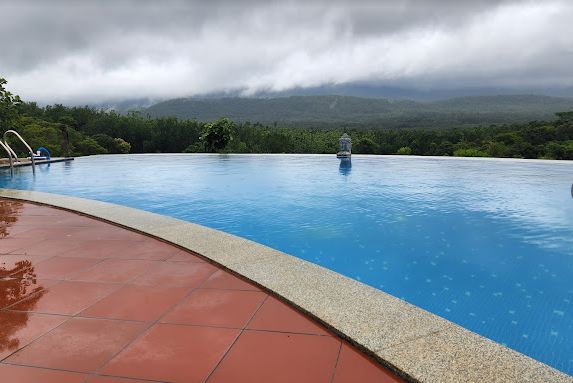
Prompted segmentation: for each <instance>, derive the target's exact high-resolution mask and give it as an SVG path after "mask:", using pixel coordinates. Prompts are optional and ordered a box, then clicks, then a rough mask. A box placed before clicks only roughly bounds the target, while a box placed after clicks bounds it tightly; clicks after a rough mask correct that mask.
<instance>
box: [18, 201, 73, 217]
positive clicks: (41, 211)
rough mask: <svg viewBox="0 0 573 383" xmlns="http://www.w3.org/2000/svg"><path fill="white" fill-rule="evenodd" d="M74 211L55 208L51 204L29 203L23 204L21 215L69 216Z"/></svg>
mask: <svg viewBox="0 0 573 383" xmlns="http://www.w3.org/2000/svg"><path fill="white" fill-rule="evenodd" d="M72 214H73V213H70V212H67V211H65V210H60V209H54V208H53V207H49V206H41V205H32V204H29V203H26V204H23V205H22V209H21V211H20V213H19V215H22V216H24V215H48V216H68V215H72Z"/></svg>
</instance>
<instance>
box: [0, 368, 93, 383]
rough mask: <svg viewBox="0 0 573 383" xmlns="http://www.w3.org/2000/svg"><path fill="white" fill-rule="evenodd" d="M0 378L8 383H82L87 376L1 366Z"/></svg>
mask: <svg viewBox="0 0 573 383" xmlns="http://www.w3.org/2000/svg"><path fill="white" fill-rule="evenodd" d="M0 377H2V382H6V383H82V382H83V381H84V380H85V379H86V375H83V374H77V373H74V372H64V371H53V370H46V369H44V368H35V367H23V366H12V365H9V364H0Z"/></svg>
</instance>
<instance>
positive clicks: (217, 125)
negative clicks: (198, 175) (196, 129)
mask: <svg viewBox="0 0 573 383" xmlns="http://www.w3.org/2000/svg"><path fill="white" fill-rule="evenodd" d="M234 130H235V124H234V123H233V122H232V121H231V120H229V119H228V118H225V117H221V118H220V119H218V120H217V121H215V122H212V123H210V124H207V125H205V127H204V131H203V134H202V135H201V141H202V142H203V145H204V146H205V150H206V151H207V152H209V153H215V152H217V151H219V150H223V149H224V148H225V146H227V144H228V143H229V141H231V139H232V135H233V132H234Z"/></svg>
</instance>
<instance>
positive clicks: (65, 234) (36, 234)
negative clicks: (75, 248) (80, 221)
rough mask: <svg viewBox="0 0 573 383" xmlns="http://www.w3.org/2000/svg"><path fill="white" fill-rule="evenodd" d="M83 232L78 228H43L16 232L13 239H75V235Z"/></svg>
mask: <svg viewBox="0 0 573 383" xmlns="http://www.w3.org/2000/svg"><path fill="white" fill-rule="evenodd" d="M79 230H81V229H80V228H77V227H58V226H53V227H52V226H48V227H46V226H41V227H33V228H27V229H23V230H20V231H19V232H18V231H16V232H15V233H14V234H13V235H12V238H36V239H50V238H52V239H54V238H73V237H74V233H76V232H78V231H79Z"/></svg>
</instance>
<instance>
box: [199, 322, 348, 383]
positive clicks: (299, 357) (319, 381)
mask: <svg viewBox="0 0 573 383" xmlns="http://www.w3.org/2000/svg"><path fill="white" fill-rule="evenodd" d="M339 348H340V340H338V339H335V338H332V337H327V336H315V335H298V334H284V333H275V332H258V331H249V330H247V331H245V332H243V333H242V334H241V336H240V337H239V339H238V340H237V342H236V343H235V344H234V345H233V348H232V349H231V351H229V353H228V354H227V355H226V356H225V358H224V359H223V361H222V362H221V364H220V365H219V367H217V369H216V370H215V371H214V373H213V375H212V376H211V378H210V379H209V383H217V382H225V383H226V382H234V383H242V382H244V383H259V382H260V383H263V382H265V383H266V382H273V383H282V382H284V383H291V382H297V383H305V382H308V383H323V382H324V383H328V382H330V379H331V378H332V374H333V372H334V366H335V364H336V358H337V356H338V350H339Z"/></svg>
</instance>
